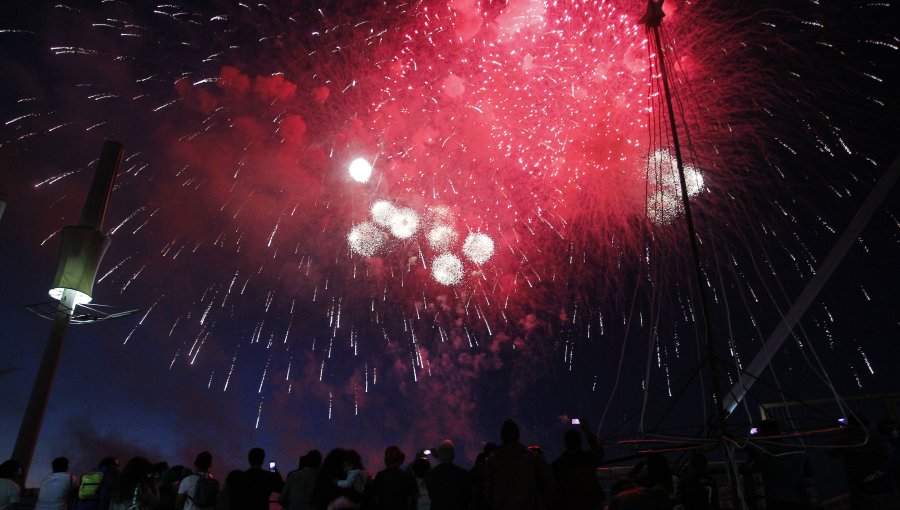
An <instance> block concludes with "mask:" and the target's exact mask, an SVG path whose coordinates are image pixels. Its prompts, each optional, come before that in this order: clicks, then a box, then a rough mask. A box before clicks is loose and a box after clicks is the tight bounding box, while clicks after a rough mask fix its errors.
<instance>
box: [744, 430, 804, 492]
mask: <svg viewBox="0 0 900 510" xmlns="http://www.w3.org/2000/svg"><path fill="white" fill-rule="evenodd" d="M780 436H781V427H780V426H779V425H778V423H777V422H774V421H771V420H763V421H762V422H760V424H759V435H758V438H757V440H756V441H754V442H752V443H751V444H750V446H749V447H748V448H747V453H748V454H749V456H750V459H749V460H748V461H747V464H745V465H744V471H745V472H747V473H751V474H753V473H757V474H758V475H759V476H760V477H761V478H762V488H763V493H764V496H763V497H764V498H765V502H766V509H767V510H782V509H784V510H793V509H795V508H800V506H801V505H802V504H803V502H804V500H805V499H806V495H805V490H804V485H803V484H804V480H803V479H804V478H805V477H807V476H810V475H811V468H810V466H809V462H808V460H807V458H806V452H805V451H804V450H803V448H802V447H801V446H800V445H797V444H795V443H793V442H791V441H789V440H787V439H786V438H783V437H780Z"/></svg>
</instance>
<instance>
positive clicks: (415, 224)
mask: <svg viewBox="0 0 900 510" xmlns="http://www.w3.org/2000/svg"><path fill="white" fill-rule="evenodd" d="M418 229H419V215H418V214H416V211H413V210H412V209H410V208H408V207H404V208H402V209H397V210H396V212H395V213H394V214H393V215H391V234H394V237H397V238H398V239H408V238H410V237H412V236H413V235H414V234H415V233H416V230H418Z"/></svg>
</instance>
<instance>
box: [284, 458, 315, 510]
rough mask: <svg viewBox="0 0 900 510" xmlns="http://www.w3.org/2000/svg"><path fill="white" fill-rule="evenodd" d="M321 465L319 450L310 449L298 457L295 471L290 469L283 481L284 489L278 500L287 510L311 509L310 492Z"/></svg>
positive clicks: (312, 505) (311, 492) (312, 506)
mask: <svg viewBox="0 0 900 510" xmlns="http://www.w3.org/2000/svg"><path fill="white" fill-rule="evenodd" d="M321 465H322V454H321V453H320V452H319V450H310V451H309V453H307V454H306V455H304V456H302V457H300V462H299V463H298V465H297V470H296V471H291V472H290V473H288V475H287V480H285V482H284V489H283V490H282V491H281V497H280V498H278V502H279V503H280V504H281V506H282V507H284V508H287V509H288V510H313V509H314V508H315V505H314V504H313V500H312V494H313V489H315V487H316V477H317V476H318V474H319V467H321Z"/></svg>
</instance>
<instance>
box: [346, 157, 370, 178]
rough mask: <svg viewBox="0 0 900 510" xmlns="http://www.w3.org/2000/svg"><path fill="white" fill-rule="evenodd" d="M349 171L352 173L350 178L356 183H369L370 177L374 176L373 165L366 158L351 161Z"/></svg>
mask: <svg viewBox="0 0 900 510" xmlns="http://www.w3.org/2000/svg"><path fill="white" fill-rule="evenodd" d="M348 170H349V171H350V177H352V178H353V180H354V181H356V182H360V183H365V182H369V177H371V176H372V164H371V163H369V162H368V161H366V159H365V158H356V159H354V160H353V161H351V162H350V166H349V168H348Z"/></svg>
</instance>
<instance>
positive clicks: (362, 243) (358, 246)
mask: <svg viewBox="0 0 900 510" xmlns="http://www.w3.org/2000/svg"><path fill="white" fill-rule="evenodd" d="M386 238H387V236H386V235H385V234H384V232H382V231H381V230H379V229H378V227H377V226H375V224H374V223H372V222H369V221H364V222H362V223H360V224H358V225H354V226H353V228H352V229H350V233H349V234H347V242H348V243H350V249H351V250H353V252H354V253H356V254H358V255H362V256H363V257H371V256H372V255H375V254H376V253H378V250H380V249H381V247H382V246H383V245H384V241H385V239H386Z"/></svg>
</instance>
